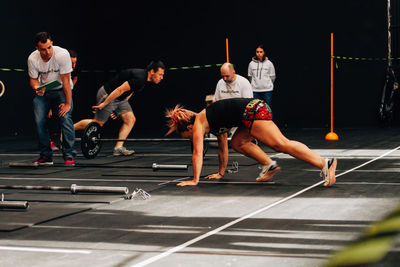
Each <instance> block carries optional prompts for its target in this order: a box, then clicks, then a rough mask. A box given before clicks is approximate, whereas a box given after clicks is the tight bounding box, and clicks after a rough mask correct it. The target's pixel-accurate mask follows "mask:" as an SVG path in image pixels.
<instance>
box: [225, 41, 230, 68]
mask: <svg viewBox="0 0 400 267" xmlns="http://www.w3.org/2000/svg"><path fill="white" fill-rule="evenodd" d="M225 43H226V62H228V63H229V45H228V38H226V39H225Z"/></svg>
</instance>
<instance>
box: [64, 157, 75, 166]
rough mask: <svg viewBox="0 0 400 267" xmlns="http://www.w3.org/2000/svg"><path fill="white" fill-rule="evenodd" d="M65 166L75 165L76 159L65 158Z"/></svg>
mask: <svg viewBox="0 0 400 267" xmlns="http://www.w3.org/2000/svg"><path fill="white" fill-rule="evenodd" d="M64 166H71V167H74V166H75V160H74V159H73V158H65V161H64Z"/></svg>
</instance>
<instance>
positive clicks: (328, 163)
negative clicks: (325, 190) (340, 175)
mask: <svg viewBox="0 0 400 267" xmlns="http://www.w3.org/2000/svg"><path fill="white" fill-rule="evenodd" d="M336 166H337V160H336V158H332V159H325V165H324V167H323V168H322V170H321V174H320V176H321V177H322V178H323V179H324V181H325V183H324V186H332V185H333V184H334V183H335V182H336V177H335V171H336Z"/></svg>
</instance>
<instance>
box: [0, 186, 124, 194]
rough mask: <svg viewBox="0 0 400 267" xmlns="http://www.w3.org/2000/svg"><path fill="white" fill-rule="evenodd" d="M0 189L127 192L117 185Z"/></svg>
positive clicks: (3, 187)
mask: <svg viewBox="0 0 400 267" xmlns="http://www.w3.org/2000/svg"><path fill="white" fill-rule="evenodd" d="M0 189H19V190H50V191H70V192H71V193H72V194H78V193H101V194H124V195H127V194H128V193H129V189H128V188H127V187H119V186H83V185H77V184H72V185H71V186H51V185H0Z"/></svg>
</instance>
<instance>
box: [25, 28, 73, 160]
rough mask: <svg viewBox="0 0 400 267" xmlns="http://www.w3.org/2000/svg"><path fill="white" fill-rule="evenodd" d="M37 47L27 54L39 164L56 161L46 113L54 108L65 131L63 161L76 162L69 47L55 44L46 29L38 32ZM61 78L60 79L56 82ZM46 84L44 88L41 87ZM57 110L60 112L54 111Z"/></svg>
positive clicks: (36, 37)
mask: <svg viewBox="0 0 400 267" xmlns="http://www.w3.org/2000/svg"><path fill="white" fill-rule="evenodd" d="M35 47H36V50H35V51H34V52H32V53H31V54H30V55H29V57H28V73H29V77H30V86H31V87H32V88H33V89H34V90H35V93H36V95H35V97H34V98H33V109H34V110H33V111H34V117H35V122H36V127H37V131H38V135H39V149H40V157H39V159H37V160H35V161H34V163H35V164H37V165H53V152H52V150H51V147H50V137H49V131H48V128H47V124H46V121H47V114H48V113H49V110H50V109H51V110H53V113H55V114H54V115H58V116H59V118H60V125H61V131H62V134H63V141H62V152H63V156H64V164H65V165H67V166H74V165H75V161H74V158H75V156H76V151H75V149H74V145H75V131H74V124H73V121H72V108H73V104H72V89H71V88H72V80H71V72H72V64H71V58H70V55H69V53H68V50H66V49H64V48H61V47H59V46H53V41H52V39H51V37H50V35H49V34H48V33H47V32H39V33H37V34H36V36H35ZM57 82H58V83H57ZM49 83H52V84H51V85H47V86H45V87H44V88H41V89H39V87H41V86H43V85H46V84H49ZM55 111H57V112H55Z"/></svg>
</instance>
